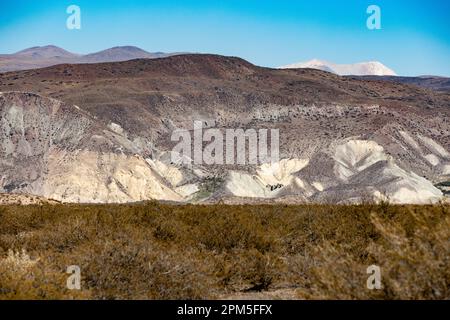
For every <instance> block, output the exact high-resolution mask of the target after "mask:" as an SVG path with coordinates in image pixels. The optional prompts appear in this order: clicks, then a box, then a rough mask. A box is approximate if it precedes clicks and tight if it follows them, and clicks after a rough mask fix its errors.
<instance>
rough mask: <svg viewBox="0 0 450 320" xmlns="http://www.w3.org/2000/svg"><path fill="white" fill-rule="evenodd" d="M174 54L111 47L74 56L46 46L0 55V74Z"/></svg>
mask: <svg viewBox="0 0 450 320" xmlns="http://www.w3.org/2000/svg"><path fill="white" fill-rule="evenodd" d="M175 54H176V53H164V52H147V51H145V50H142V49H140V48H137V47H133V46H121V47H113V48H109V49H106V50H102V51H99V52H95V53H90V54H86V55H81V54H76V53H72V52H69V51H67V50H64V49H62V48H59V47H57V46H53V45H48V46H42V47H32V48H28V49H25V50H22V51H19V52H16V53H13V54H2V55H0V72H7V71H18V70H27V69H36V68H43V67H49V66H53V65H57V64H62V63H70V64H79V63H101V62H118V61H127V60H132V59H141V58H146V59H154V58H163V57H168V56H171V55H175Z"/></svg>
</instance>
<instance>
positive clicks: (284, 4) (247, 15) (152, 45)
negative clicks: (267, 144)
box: [0, 0, 450, 76]
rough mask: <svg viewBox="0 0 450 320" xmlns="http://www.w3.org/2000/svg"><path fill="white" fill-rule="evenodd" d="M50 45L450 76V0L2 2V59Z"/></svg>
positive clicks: (83, 50) (80, 50) (75, 49)
mask: <svg viewBox="0 0 450 320" xmlns="http://www.w3.org/2000/svg"><path fill="white" fill-rule="evenodd" d="M71 4H75V5H78V6H79V7H80V8H81V26H82V28H81V30H68V29H67V28H66V19H67V17H68V14H67V13H66V8H67V7H68V6H69V5H71ZM371 4H376V5H378V6H379V7H380V8H381V24H382V29H381V30H369V29H367V27H366V19H367V17H368V15H367V13H366V8H367V7H368V6H369V5H371ZM47 44H54V45H57V46H60V47H63V48H65V49H67V50H69V51H72V52H77V53H90V52H94V51H99V50H102V49H105V48H108V47H112V46H117V45H135V46H138V47H141V48H143V49H145V50H147V51H164V52H180V51H182V52H202V53H217V54H223V55H233V56H239V57H242V58H244V59H247V60H249V61H250V62H252V63H255V64H257V65H262V66H269V67H276V66H280V65H284V64H289V63H293V62H298V61H306V60H310V59H313V58H318V59H322V60H328V61H333V62H336V63H352V62H359V61H372V60H378V61H380V62H382V63H384V64H385V65H387V66H388V67H390V68H392V69H394V70H395V71H396V72H397V73H398V74H400V75H423V74H435V75H446V76H450V1H448V0H421V1H419V0H409V1H406V0H395V1H394V0H370V1H365V0H341V1H337V0H328V1H327V0H314V1H312V0H307V1H304V0H296V1H293V0H292V1H290V0H285V1H284V0H278V1H275V0H221V1H219V0H208V1H206V0H197V1H193V0H179V1H171V0H147V1H143V0H140V1H139V0H127V1H119V0H109V1H101V0H100V1H98V0H96V1H93V0H71V1H67V0H45V1H25V0H14V1H6V0H0V53H13V52H15V51H19V50H21V49H24V48H27V47H32V46H37V45H47Z"/></svg>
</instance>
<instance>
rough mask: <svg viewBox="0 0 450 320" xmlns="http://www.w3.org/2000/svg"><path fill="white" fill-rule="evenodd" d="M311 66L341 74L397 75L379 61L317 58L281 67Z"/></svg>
mask: <svg viewBox="0 0 450 320" xmlns="http://www.w3.org/2000/svg"><path fill="white" fill-rule="evenodd" d="M299 68H310V69H318V70H322V71H328V72H332V73H335V74H338V75H341V76H346V75H355V76H367V75H371V76H396V73H395V72H394V71H393V70H392V69H389V68H388V67H386V66H385V65H383V64H382V63H381V62H378V61H370V62H359V63H354V64H336V63H332V62H327V61H321V60H317V59H313V60H310V61H308V62H299V63H294V64H289V65H286V66H282V67H280V69H299Z"/></svg>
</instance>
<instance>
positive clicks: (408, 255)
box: [0, 202, 450, 299]
mask: <svg viewBox="0 0 450 320" xmlns="http://www.w3.org/2000/svg"><path fill="white" fill-rule="evenodd" d="M449 257H450V214H449V207H448V206H447V205H436V206H392V205H388V204H381V205H373V204H366V205H361V206H333V205H300V206H285V205H274V206H271V205H253V206H251V205H241V206H238V205H236V206H227V205H211V206H199V205H197V206H196V205H183V206H177V205H165V204H160V203H157V202H150V203H145V204H135V205H70V204H67V205H41V206H39V205H34V206H0V298H1V299H182V298H183V299H203V298H205V299H210V298H224V297H228V296H233V295H235V294H243V295H244V297H245V295H246V294H248V296H249V297H254V295H255V294H258V292H272V291H276V290H285V289H290V290H291V291H292V292H293V293H294V294H293V297H294V298H299V299H301V298H307V299H321V298H324V299H449V298H450V289H449V288H450V268H449V266H450V263H449ZM371 264H376V265H379V266H380V267H381V272H382V285H383V288H382V289H381V290H368V289H367V288H366V281H367V277H368V275H367V274H366V268H367V267H368V266H369V265H371ZM69 265H79V266H80V268H81V276H82V289H81V290H79V291H77V290H68V289H67V288H66V279H67V277H68V276H69V275H68V274H66V273H65V271H66V268H67V266H69ZM290 297H291V298H292V296H290Z"/></svg>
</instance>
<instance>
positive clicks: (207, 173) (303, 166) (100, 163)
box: [0, 55, 450, 203]
mask: <svg viewBox="0 0 450 320" xmlns="http://www.w3.org/2000/svg"><path fill="white" fill-rule="evenodd" d="M0 91H1V92H4V93H3V95H2V103H1V109H0V114H1V117H2V118H1V122H0V125H1V128H2V129H1V130H2V131H1V132H3V133H2V136H1V137H0V139H1V141H0V142H1V144H0V145H2V146H3V149H2V151H1V152H3V153H2V163H0V166H1V167H2V168H3V172H4V173H3V174H2V176H1V180H0V181H1V185H0V187H1V188H3V190H4V191H8V192H27V193H33V194H38V195H43V196H46V197H50V198H55V199H58V200H63V201H75V202H124V201H140V200H147V199H153V198H155V199H165V200H174V201H194V202H197V201H219V200H220V199H228V200H229V201H235V200H236V199H240V200H239V201H246V202H247V201H249V202H254V201H259V200H264V199H266V200H267V199H278V200H280V199H281V200H283V201H286V202H305V201H313V202H349V201H350V202H353V201H361V200H362V199H364V198H378V199H382V198H383V199H384V198H389V199H391V200H392V201H393V202H399V203H404V202H406V203H410V202H414V203H430V202H436V201H439V200H440V199H442V197H443V193H442V192H441V190H439V189H438V188H437V187H435V186H434V185H437V184H440V183H446V182H447V181H449V180H450V178H449V177H450V153H449V150H450V135H449V133H450V125H449V115H450V114H449V113H450V94H449V93H447V92H445V91H443V92H438V91H434V90H431V89H426V88H422V87H418V86H415V85H405V84H400V83H395V82H388V81H377V80H364V79H356V78H350V77H340V76H337V75H333V74H331V73H327V72H323V71H317V70H311V69H299V70H278V69H268V68H262V67H258V66H254V65H252V64H250V63H248V62H247V61H245V60H242V59H240V58H235V57H223V56H216V55H178V56H172V57H168V58H162V59H137V60H131V61H125V62H113V63H100V64H77V65H69V64H63V65H57V66H53V67H48V68H43V69H34V70H27V71H18V72H8V73H3V74H0ZM8 92H9V93H8ZM25 92H32V93H33V94H37V95H38V96H36V98H33V99H35V102H33V99H31V100H30V99H29V98H27V97H28V96H29V94H28V93H25ZM49 98H51V99H49ZM52 99H55V100H52ZM54 101H58V102H54ZM54 103H60V104H63V105H67V106H68V107H67V108H69V109H70V111H69V112H68V113H65V112H63V113H61V116H57V117H56V118H59V117H62V118H64V117H66V118H68V119H67V120H64V121H69V122H71V123H72V122H79V121H81V122H83V123H85V122H86V123H87V124H86V126H87V128H85V129H86V130H85V129H83V130H80V129H79V124H77V125H75V126H65V125H64V124H60V125H59V127H60V129H59V130H60V131H61V128H64V135H63V136H66V135H67V136H68V137H72V138H70V139H59V140H58V139H54V140H53V139H51V140H46V141H47V142H46V143H45V147H44V146H41V145H40V144H39V143H40V142H39V143H38V142H36V140H32V138H31V137H32V136H33V135H32V134H31V135H30V134H29V133H27V132H30V131H32V130H35V128H34V127H35V126H36V125H37V124H39V127H41V126H43V127H42V128H40V129H39V131H38V133H36V134H37V135H38V136H39V137H43V135H44V136H48V135H49V134H51V132H53V131H52V130H53V129H52V128H51V127H48V126H46V125H45V121H43V123H40V122H41V121H42V119H43V117H44V119H49V120H46V121H50V122H52V121H54V118H52V117H50V116H49V112H50V113H51V110H52V109H51V108H49V107H47V106H46V105H47V104H54ZM33 104H34V106H32V105H33ZM69 106H70V107H69ZM33 108H34V109H36V108H37V109H39V112H38V113H30V110H32V109H33ZM17 109H20V110H21V111H20V112H19V113H14V112H16V111H11V110H17ZM69 109H68V110H69ZM17 114H20V117H19V118H20V119H22V120H23V121H24V123H26V125H25V126H24V125H22V123H21V122H20V121H18V120H17V119H18V118H17V117H18V116H17ZM72 114H73V116H72ZM75 115H77V116H75ZM69 118H70V119H69ZM194 121H202V123H204V125H205V127H214V128H219V129H223V130H224V129H226V128H232V129H234V128H243V129H249V128H252V129H278V130H279V139H280V158H281V160H282V162H280V164H278V165H276V166H267V165H263V166H255V165H244V166H236V165H228V166H217V165H194V166H183V165H180V164H176V163H172V162H171V161H170V156H169V155H168V152H170V151H171V150H172V148H173V146H174V144H175V143H174V142H172V141H171V134H172V133H173V131H174V130H176V129H186V130H192V129H193V122H194ZM30 139H31V140H30ZM38 140H39V139H38ZM25 146H26V147H25ZM37 149H39V150H42V153H39V155H38V156H37V157H35V158H33V153H32V154H30V153H29V152H28V151H29V150H37ZM44 149H45V150H46V151H44ZM24 150H26V151H24ZM27 152H28V153H27ZM42 154H51V155H52V156H50V157H48V156H45V157H42V156H41V155H42ZM33 159H38V161H37V163H39V162H42V163H44V164H42V165H41V168H42V169H38V170H34V169H33V170H34V171H36V172H37V173H36V174H28V173H26V174H25V173H24V172H28V171H29V170H31V169H29V168H30V166H29V165H26V164H27V163H30V161H34V160H33ZM130 161H131V162H130ZM133 161H134V162H136V161H137V162H136V163H134V164H133ZM59 164H63V165H59ZM130 166H131V167H134V168H135V169H131V170H128V169H126V168H127V167H130ZM31 168H33V166H31ZM44 168H45V169H44ZM75 168H83V169H82V170H78V169H75ZM46 170H47V171H46ZM86 181H88V182H86ZM89 181H91V182H89ZM155 181H158V183H156V182H155ZM34 185H36V186H38V187H30V186H34ZM50 185H51V186H55V185H57V186H58V187H57V188H54V187H52V188H47V187H45V186H50ZM155 186H156V187H155ZM155 188H156V189H155ZM0 190H1V189H0ZM96 190H100V191H98V192H97V191H96ZM142 190H143V191H142Z"/></svg>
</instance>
